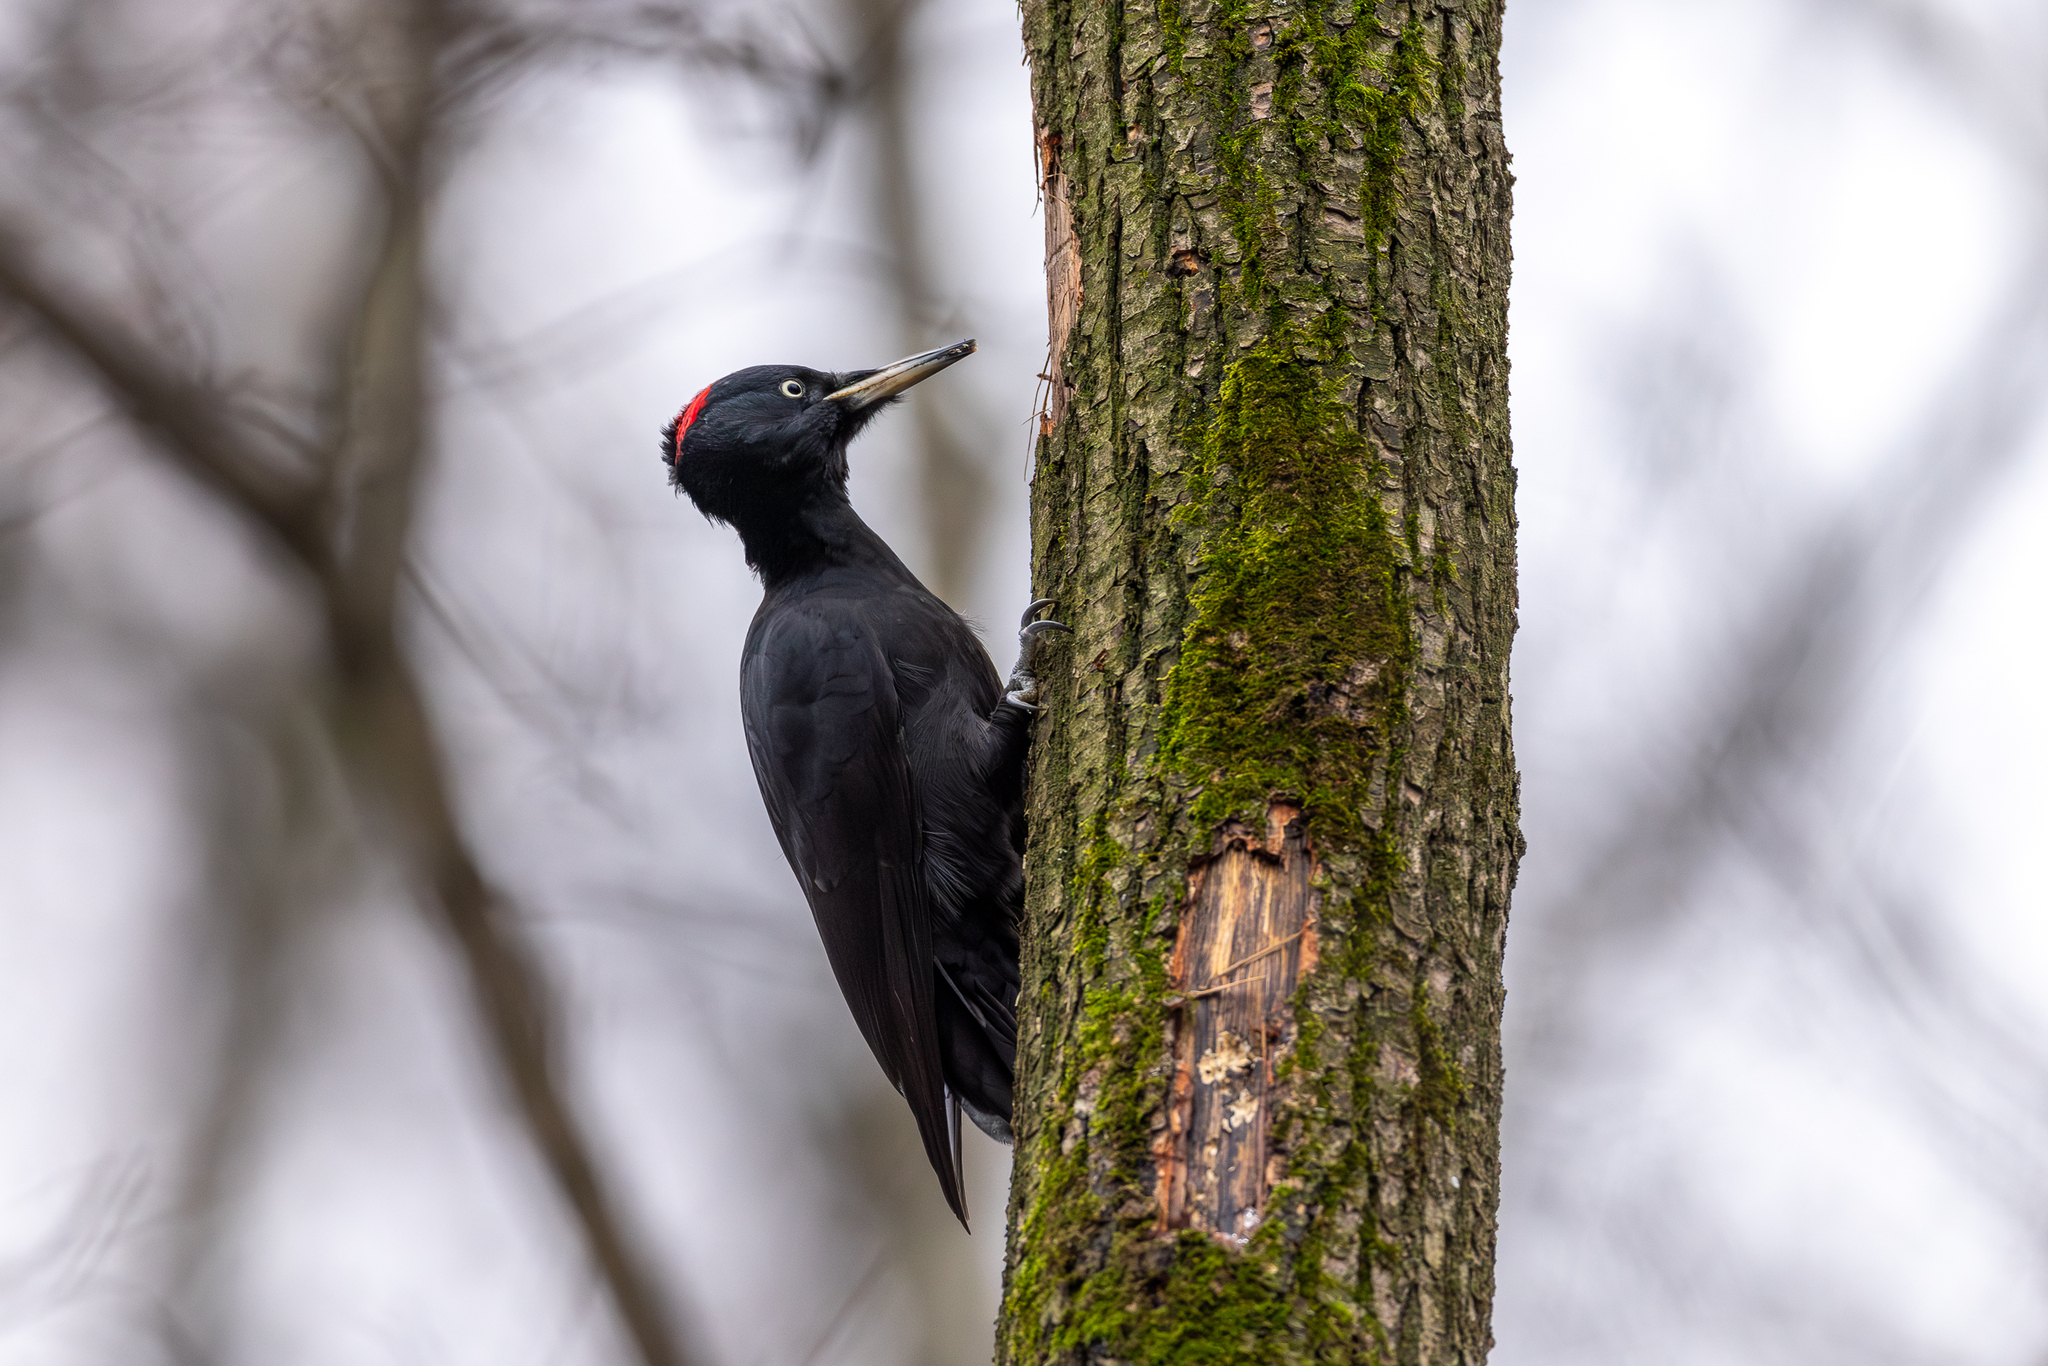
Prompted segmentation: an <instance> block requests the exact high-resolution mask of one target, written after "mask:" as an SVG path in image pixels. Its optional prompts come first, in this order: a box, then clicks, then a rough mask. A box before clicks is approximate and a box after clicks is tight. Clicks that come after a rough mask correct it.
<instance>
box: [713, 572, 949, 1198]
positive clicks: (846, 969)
mask: <svg viewBox="0 0 2048 1366" xmlns="http://www.w3.org/2000/svg"><path fill="white" fill-rule="evenodd" d="M740 710H741V713H742V715H743V717H744V719H745V723H746V731H747V750H748V753H749V754H750V755H751V756H752V757H753V761H754V776H755V778H756V779H757V780H759V782H760V784H761V796H762V799H763V800H764V801H765V802H766V803H767V806H768V816H769V819H770V820H771V821H772V822H773V823H774V826H775V834H776V837H777V838H778V839H780V840H781V841H782V852H783V854H784V856H785V857H787V858H788V859H789V865H790V867H791V868H792V869H794V870H795V872H796V875H797V880H798V881H799V882H801V883H802V884H803V889H804V896H805V898H806V899H808V900H809V902H810V904H811V914H812V916H813V917H814V918H815V919H816V921H817V923H818V934H819V936H820V937H821V938H822V939H823V940H824V941H825V956H826V957H827V958H828V959H830V960H831V963H832V973H833V975H834V976H835V977H837V978H838V979H839V989H840V991H841V992H842V993H844V994H845V996H846V1004H847V1005H848V1006H850V1007H851V1008H852V1010H853V1018H854V1021H855V1022H856V1023H857V1024H858V1025H859V1026H860V1032H861V1034H862V1035H863V1036H864V1037H865V1038H866V1039H867V1041H868V1047H869V1048H871V1049H872V1050H874V1054H875V1058H876V1060H877V1061H879V1062H880V1063H881V1064H882V1070H883V1072H885V1073H886V1074H887V1075H888V1077H889V1080H890V1082H891V1083H892V1084H894V1086H895V1087H896V1089H897V1090H898V1091H901V1092H902V1093H903V1098H904V1099H905V1100H907V1101H909V1102H910V1110H911V1113H912V1114H913V1115H915V1116H916V1118H917V1127H918V1131H919V1133H920V1134H921V1135H922V1137H923V1139H924V1147H925V1154H926V1156H927V1157H929V1158H930V1159H931V1164H932V1168H933V1170H935V1171H936V1172H937V1173H938V1175H939V1184H940V1185H941V1186H942V1187H943V1188H944V1190H945V1193H946V1202H947V1203H948V1204H949V1205H951V1206H952V1207H953V1212H954V1213H955V1214H956V1215H958V1216H959V1217H960V1220H961V1222H962V1223H963V1224H964V1223H965V1222H966V1220H967V1207H966V1202H965V1198H964V1192H963V1191H962V1190H961V1185H960V1180H959V1174H958V1169H957V1166H956V1155H955V1154H954V1152H953V1151H952V1149H953V1146H954V1145H953V1144H952V1143H951V1141H950V1136H949V1134H948V1132H947V1130H948V1124H947V1115H946V1084H945V1076H944V1073H943V1071H942V1069H941V1063H940V1056H939V1038H938V1025H937V1021H936V1018H935V1010H934V1005H933V999H932V997H933V991H934V980H935V979H934V971H933V966H932V943H931V913H930V909H929V907H928V905H927V902H926V893H925V886H924V877H923V873H922V861H923V853H924V851H923V840H924V836H923V829H924V821H923V815H922V813H921V812H920V811H919V809H918V803H917V795H916V792H915V791H914V790H913V789H912V787H911V781H910V766H909V762H908V760H907V759H906V757H905V755H904V749H903V729H902V721H901V714H900V709H899V707H898V705H897V698H896V688H895V683H894V680H893V678H892V677H891V672H890V668H889V664H888V660H887V657H886V655H885V654H884V652H883V650H882V648H881V646H880V644H879V642H878V641H877V640H876V638H875V635H874V632H873V631H872V630H871V629H870V628H869V625H868V623H867V622H866V621H865V620H864V619H863V616H862V613H861V611H860V608H859V607H858V606H857V605H856V604H853V603H841V602H833V601H830V600H827V601H825V602H817V601H815V600H814V601H811V602H803V603H785V604H774V603H770V604H766V605H764V607H763V609H762V614H761V615H760V616H759V617H757V618H756V619H755V623H754V629H753V630H752V631H751V632H750V633H749V634H748V638H747V649H746V654H745V657H744V660H743V664H742V668H741V680H740Z"/></svg>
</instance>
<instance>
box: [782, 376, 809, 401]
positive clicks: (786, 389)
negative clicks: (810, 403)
mask: <svg viewBox="0 0 2048 1366" xmlns="http://www.w3.org/2000/svg"><path fill="white" fill-rule="evenodd" d="M782 392H783V393H785V394H787V395H789V396H790V397H791V398H802V397H803V396H804V386H803V381H802V380H794V379H786V380H784V381H782Z"/></svg>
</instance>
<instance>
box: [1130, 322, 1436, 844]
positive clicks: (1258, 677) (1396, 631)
mask: <svg viewBox="0 0 2048 1366" xmlns="http://www.w3.org/2000/svg"><path fill="white" fill-rule="evenodd" d="M1324 316H1325V318H1327V319H1331V320H1333V321H1334V320H1335V319H1336V317H1337V315H1336V314H1334V313H1332V314H1325V315H1324ZM1325 333H1326V335H1325V337H1324V338H1323V339H1322V341H1321V344H1320V345H1319V346H1317V347H1316V348H1315V349H1314V351H1313V352H1312V353H1311V354H1310V355H1306V356H1305V355H1304V354H1303V353H1304V352H1305V351H1308V350H1309V343H1308V339H1307V338H1305V337H1302V336H1300V335H1299V334H1298V333H1295V332H1294V331H1292V330H1291V329H1289V330H1283V331H1281V332H1279V333H1277V334H1276V335H1273V336H1270V337H1268V338H1266V339H1265V340H1264V341H1262V342H1260V343H1259V344H1258V345H1257V346H1255V347H1253V348H1252V349H1251V351H1250V352H1249V353H1248V354H1247V355H1245V356H1244V357H1243V358H1242V359H1240V360H1237V361H1234V362H1232V363H1231V365H1230V366H1229V367H1228V368H1227V369H1226V370H1225V372H1224V377H1223V384H1222V394H1221V398H1220V400H1219V402H1218V403H1217V407H1216V412H1215V415H1214V417H1213V418H1211V420H1210V421H1209V423H1208V424H1207V426H1206V428H1205V429H1204V430H1203V431H1202V433H1201V434H1200V437H1199V440H1198V442H1197V444H1196V450H1197V452H1198V457H1197V460H1196V463H1195V470H1194V473H1195V475H1196V479H1195V481H1194V489H1195V491H1194V493H1193V496H1192V497H1191V499H1190V501H1189V502H1188V503H1186V504H1185V505H1184V506H1183V507H1182V508H1181V509H1180V511H1179V513H1178V514H1176V515H1177V516H1179V517H1181V518H1182V519H1183V520H1185V521H1186V522H1188V523H1189V524H1191V525H1193V526H1197V527H1201V526H1206V527H1207V530H1206V532H1205V533H1204V534H1203V535H1202V537H1201V540H1200V546H1201V552H1200V553H1201V563H1200V569H1199V571H1198V576H1197V578H1196V579H1195V583H1194V586H1193V591H1192V592H1191V594H1190V606H1191V607H1192V609H1193V612H1192V619H1191V620H1190V621H1189V623H1188V626H1187V631H1186V634H1185V635H1184V637H1183V638H1182V641H1181V648H1180V658H1179V660H1178V661H1177V662H1176V663H1175V664H1174V666H1173V671H1172V673H1171V674H1170V675H1169V676H1168V678H1167V685H1166V703H1165V707H1164V709H1163V711H1162V713H1161V719H1160V734H1161V741H1160V756H1161V758H1162V759H1163V760H1164V761H1165V762H1166V763H1167V764H1169V765H1171V766H1172V767H1173V768H1175V769H1176V770H1178V771H1179V772H1180V773H1181V774H1182V775H1183V776H1184V777H1186V778H1187V779H1188V780H1189V781H1190V782H1192V783H1195V784H1198V785H1199V786H1200V788H1201V793H1200V796H1199V797H1197V798H1196V800H1195V803H1194V808H1193V813H1192V814H1193V819H1194V823H1195V825H1196V826H1197V827H1198V828H1206V827H1213V826H1215V825H1217V824H1219V823H1220V822H1222V821H1223V820H1225V819H1227V818H1229V817H1233V816H1235V817H1238V818H1241V819H1244V820H1247V821H1248V822H1250V823H1251V824H1253V825H1254V827H1255V828H1256V826H1257V825H1258V824H1259V822H1260V821H1261V820H1262V819H1263V812H1264V810H1265V806H1266V803H1267V802H1268V801H1269V800H1271V799H1273V798H1275V797H1286V798H1291V799H1293V800H1295V801H1299V802H1303V803H1305V804H1306V805H1307V806H1308V807H1309V808H1310V812H1311V817H1312V819H1313V821H1314V824H1315V828H1316V829H1317V831H1318V832H1319V834H1320V835H1321V837H1322V839H1323V840H1324V842H1325V844H1326V847H1338V846H1341V845H1347V844H1352V843H1355V842H1356V841H1357V840H1358V838H1359V837H1360V836H1361V835H1362V834H1363V832H1364V828H1365V827H1364V823H1363V820H1362V813H1361V812H1360V810H1359V808H1358V805H1357V793H1358V791H1359V790H1360V789H1361V788H1362V786H1363V784H1364V783H1365V780H1366V778H1367V777H1368V776H1369V773H1370V769H1371V765H1372V762H1373V759H1374V757H1375V755H1376V754H1377V753H1378V752H1379V751H1380V750H1381V749H1383V748H1384V746H1385V744H1386V741H1387V738H1388V731H1389V727H1388V724H1387V723H1388V721H1389V720H1390V719H1391V718H1390V716H1389V714H1388V713H1389V709H1390V708H1398V705H1399V699H1400V696H1401V691H1402V687H1403V683H1404V681H1405V677H1406V670H1407V666H1408V665H1409V663H1410V662H1411V661H1412V659H1413V656H1414V632H1413V629H1412V626H1411V622H1410V615H1409V610H1408V599H1407V597H1406V595H1405V594H1404V593H1403V591H1402V588H1403V584H1402V582H1401V580H1402V577H1403V576H1404V572H1405V566H1404V564H1403V562H1402V557H1401V555H1400V548H1399V542H1398V541H1397V540H1396V539H1395V537H1394V535H1393V533H1392V532H1391V530H1390V528H1389V521H1388V517H1387V513H1386V509H1385V508H1383V507H1382V506H1381V505H1380V500H1379V498H1378V497H1377V495H1376V494H1375V493H1374V492H1373V488H1372V485H1373V483H1374V481H1375V480H1377V479H1378V478H1380V477H1382V476H1383V475H1384V472H1385V471H1384V467H1383V466H1382V465H1381V463H1380V462H1379V461H1378V460H1377V459H1376V458H1375V457H1374V456H1373V453H1372V451H1371V448H1370V447H1369V446H1368V444H1367V443H1366V441H1365V438H1364V437H1362V436H1360V435H1359V433H1358V430H1357V428H1356V426H1355V425H1354V421H1353V417H1352V413H1351V410H1350V407H1349V405H1347V404H1346V403H1345V402H1344V401H1343V397H1342V391H1341V389H1340V387H1339V383H1340V382H1339V381H1337V380H1335V379H1329V378H1325V377H1324V374H1323V369H1324V364H1325V363H1328V362H1331V361H1334V359H1335V357H1336V355H1337V354H1338V353H1339V350H1340V346H1341V341H1342V338H1341V336H1339V335H1335V334H1333V333H1332V330H1331V329H1330V328H1327V327H1326V328H1325Z"/></svg>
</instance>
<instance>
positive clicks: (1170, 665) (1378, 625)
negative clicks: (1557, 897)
mask: <svg viewBox="0 0 2048 1366" xmlns="http://www.w3.org/2000/svg"><path fill="white" fill-rule="evenodd" d="M1024 32H1025V43H1026V48H1027V51H1028V54H1029V57H1030V60H1031V65H1032V89H1033V99H1034V103H1035V111H1036V119H1037V125H1038V128H1039V130H1040V131H1039V146H1040V152H1041V158H1042V163H1041V168H1042V171H1043V173H1044V175H1045V184H1046V186H1047V195H1046V211H1047V215H1048V217H1047V232H1048V237H1047V247H1048V250H1047V258H1048V285H1049V291H1048V298H1049V301H1050V304H1051V313H1052V318H1051V322H1052V338H1053V355H1052V364H1051V366H1050V367H1049V369H1048V371H1047V373H1048V374H1049V375H1054V376H1057V377H1058V378H1057V380H1056V381H1055V382H1054V386H1053V387H1054V399H1053V404H1052V406H1051V407H1050V408H1049V409H1048V412H1047V415H1046V422H1045V424H1044V432H1043V436H1042V439H1041V441H1040V445H1039V451H1038V467H1037V476H1036V484H1035V487H1034V490H1033V539H1034V546H1035V554H1036V560H1035V564H1034V572H1035V579H1036V585H1037V588H1038V591H1039V593H1040V594H1041V595H1043V596H1046V597H1051V598H1055V599H1057V600H1058V602H1059V604H1060V606H1059V613H1060V616H1061V618H1062V619H1063V620H1065V621H1068V622H1069V623H1071V624H1072V625H1073V626H1074V628H1075V634H1074V636H1073V639H1072V651H1071V654H1070V655H1069V656H1068V659H1069V660H1070V665H1069V667H1066V668H1060V669H1054V670H1049V671H1048V677H1047V678H1046V680H1045V683H1044V688H1045V700H1046V701H1047V702H1048V703H1049V704H1050V714H1049V715H1048V716H1047V717H1046V718H1045V719H1044V720H1043V721H1041V722H1040V725H1039V732H1038V738H1037V739H1036V741H1035V742H1034V747H1033V756H1032V764H1033V774H1032V783H1033V788H1032V809H1031V831H1032V845H1031V854H1030V857H1029V860H1028V864H1027V877H1028V879H1029V884H1030V891H1029V920H1028V924H1027V926H1026V936H1025V978H1024V989H1023V992H1022V994H1021V995H1020V997H1019V1000H1018V1016H1019V1047H1020V1079H1019V1093H1018V1109H1017V1119H1018V1134H1019V1138H1018V1146H1017V1169H1016V1170H1017V1175H1016V1180H1015V1184H1014V1186H1013V1191H1012V1208H1011V1238H1010V1246H1009V1262H1008V1271H1007V1276H1006V1285H1005V1300H1004V1310H1003V1318H1002V1321H1001V1323H1000V1324H999V1327H998V1334H999V1340H998V1356H999V1359H1000V1360H1002V1361H1006V1362H1014V1363H1026V1362H1031V1363H1036V1362H1103V1363H1107V1362H1157V1363H1164V1362H1180V1361H1202V1362H1213V1363H1228V1362H1244V1363H1253V1362H1258V1363H1276V1364H1278V1366H1286V1364H1287V1363H1297V1362H1300V1363H1305V1362H1311V1361H1314V1362H1332V1361H1376V1362H1378V1361H1383V1362H1389V1363H1392V1362H1402V1363H1450V1362H1461V1363H1473V1364H1474V1366H1476V1363H1478V1362H1480V1361H1482V1360H1483V1359H1484V1357H1485V1355H1486V1351H1487V1348H1488V1347H1489V1345H1490V1333H1489V1328H1488V1323H1489V1315H1490V1301H1491V1296H1492V1284H1493V1268H1492V1263H1493V1243H1494V1209H1495V1205H1496V1200H1497V1190H1498V1126H1499V1105H1500V1085H1501V1074H1500V1046H1499V1032H1500V1012H1501V1004H1502V999H1501V976H1500V972H1501V951H1502V942H1503V937H1504V934H1505V930H1506V923H1507V908H1508V894H1509V890H1510V888H1511V887H1512V885H1513V880H1514V871H1515V862H1516V859H1517V857H1518V855H1519V852H1520V847H1521V838H1520V835H1519V834H1518V831H1517V819H1518V813H1517V788H1516V776H1515V768H1514V758H1513V752H1512V749H1511V747H1510V743H1509V734H1508V696H1507V681H1508V676H1507V665H1508V649H1509V645H1510V643H1511V640H1512V636H1513V630H1514V607H1515V598H1514V593H1515V588H1514V573H1515V551H1514V533H1515V521H1514V504H1513V498H1514V471H1513V467H1512V465H1511V462H1510V452H1509V444H1508V423H1507V358H1506V338H1507V285H1508V268H1509V249H1508V216H1509V187H1510V184H1511V177H1510V176H1509V174H1508V169H1507V152H1506V149H1505V146H1504V144H1503V142H1502V138H1501V131H1500V114H1499V110H1500V100H1499V88H1500V87H1499V69H1498V64H1497V53H1498V47H1499V41H1500V32H1501V9H1500V4H1499V0H1464V2H1462V3H1457V2H1454V3H1448V4H1436V3H1412V4H1402V3H1388V4H1383V5H1380V6H1379V7H1378V8H1377V9H1374V8H1371V7H1368V6H1363V5H1358V4H1355V3H1353V0H1341V2H1335V3H1313V2H1312V0H1301V2H1299V3H1292V4H1282V5H1279V6H1276V7H1268V8H1265V9H1258V10H1255V9H1253V8H1252V7H1250V6H1248V5H1245V4H1243V3H1241V0H1229V2H1228V3H1201V2H1200V0H1148V2H1147V3H1144V4H1124V3H1119V0H1025V3H1024Z"/></svg>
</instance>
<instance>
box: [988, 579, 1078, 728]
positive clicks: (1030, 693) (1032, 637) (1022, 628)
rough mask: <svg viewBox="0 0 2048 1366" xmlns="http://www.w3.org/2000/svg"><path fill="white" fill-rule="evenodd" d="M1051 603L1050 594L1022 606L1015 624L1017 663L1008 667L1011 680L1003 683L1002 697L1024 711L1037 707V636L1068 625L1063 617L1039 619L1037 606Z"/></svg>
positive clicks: (1038, 607) (1050, 604) (1042, 606)
mask: <svg viewBox="0 0 2048 1366" xmlns="http://www.w3.org/2000/svg"><path fill="white" fill-rule="evenodd" d="M1052 605H1053V600H1052V599H1051V598H1040V599H1039V600H1038V601H1036V602H1034V603H1032V604H1031V605H1030V606H1029V607H1027V608H1025V609H1024V618H1023V620H1022V621H1020V622H1018V624H1017V646H1018V648H1017V667H1016V668H1014V669H1012V670H1010V681H1009V682H1008V683H1007V684H1005V685H1004V686H1003V700H1004V701H1005V702H1013V703H1015V704H1016V705H1018V706H1020V707H1022V708H1024V710H1026V711H1037V710H1038V653H1039V650H1040V648H1041V647H1040V644H1039V641H1040V639H1041V638H1042V637H1044V636H1045V635H1047V634H1048V633H1050V632H1053V631H1064V630H1066V629H1068V628H1067V624H1066V623H1065V622H1062V621H1040V620H1038V613H1039V610H1040V609H1041V608H1046V607H1050V606H1052Z"/></svg>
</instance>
